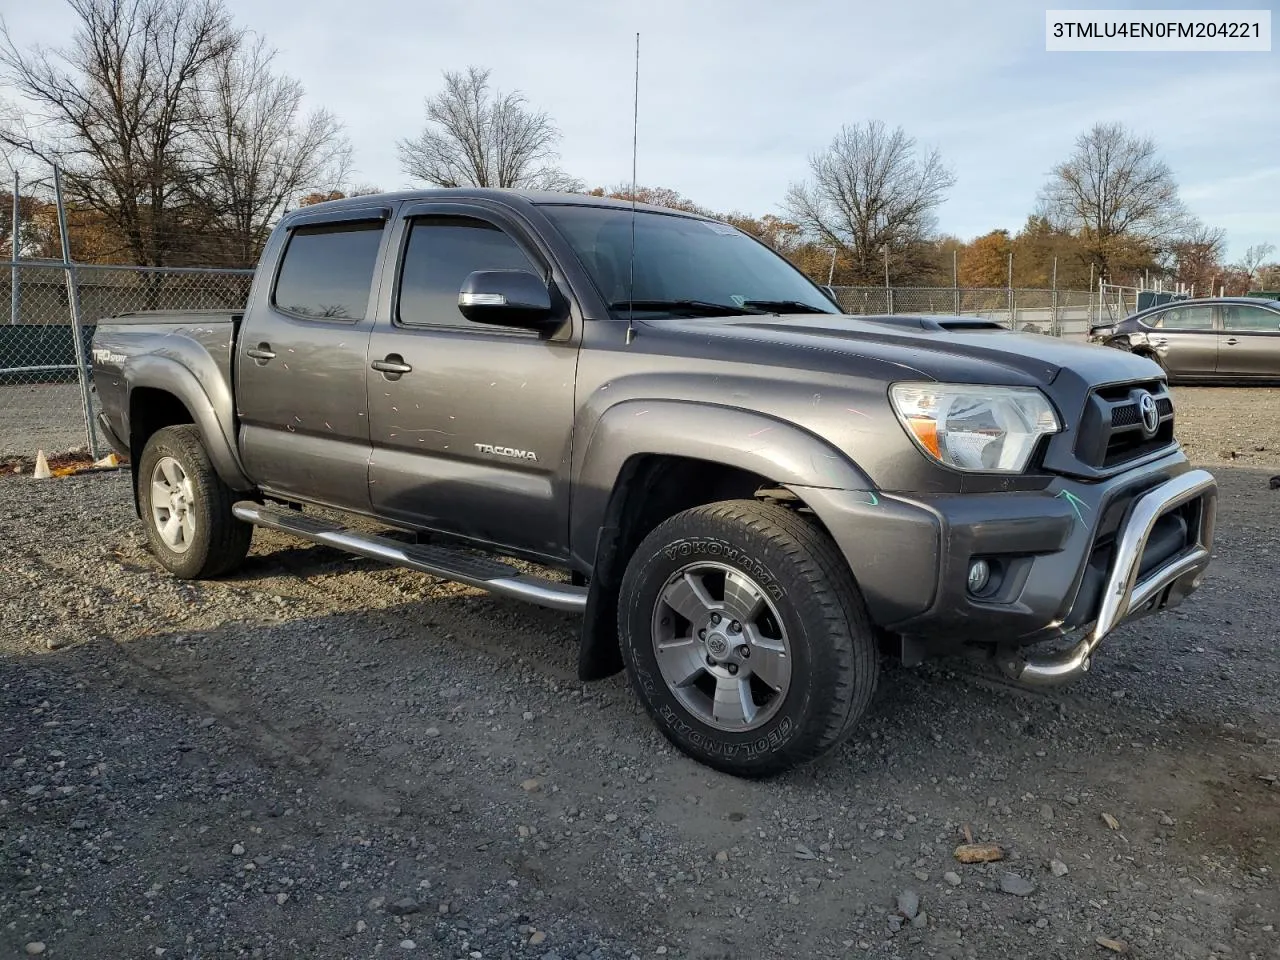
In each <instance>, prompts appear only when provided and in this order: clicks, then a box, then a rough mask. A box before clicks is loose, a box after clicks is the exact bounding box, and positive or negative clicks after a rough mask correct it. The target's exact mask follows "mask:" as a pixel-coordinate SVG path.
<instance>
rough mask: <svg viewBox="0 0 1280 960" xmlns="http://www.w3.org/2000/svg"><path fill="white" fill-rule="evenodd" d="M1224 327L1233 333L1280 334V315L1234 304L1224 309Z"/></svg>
mask: <svg viewBox="0 0 1280 960" xmlns="http://www.w3.org/2000/svg"><path fill="white" fill-rule="evenodd" d="M1222 325H1223V326H1224V327H1225V328H1226V329H1227V330H1230V331H1232V332H1233V333H1264V332H1265V333H1280V313H1277V312H1276V311H1275V310H1268V309H1267V308H1266V307H1255V306H1251V305H1249V304H1243V303H1241V304H1234V303H1233V304H1231V305H1229V306H1225V307H1223V308H1222Z"/></svg>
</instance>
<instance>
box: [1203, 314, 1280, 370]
mask: <svg viewBox="0 0 1280 960" xmlns="http://www.w3.org/2000/svg"><path fill="white" fill-rule="evenodd" d="M1218 311H1219V313H1220V315H1221V316H1222V332H1221V333H1220V334H1219V335H1218V373H1220V374H1221V375H1223V376H1226V377H1254V378H1257V379H1264V378H1270V379H1276V378H1280V310H1272V309H1271V308H1270V307H1264V306H1262V305H1261V304H1257V305H1255V304H1252V303H1229V304H1223V305H1221V306H1219V307H1218Z"/></svg>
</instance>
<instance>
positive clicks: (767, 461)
mask: <svg viewBox="0 0 1280 960" xmlns="http://www.w3.org/2000/svg"><path fill="white" fill-rule="evenodd" d="M93 362H94V380H95V383H96V389H97V390H98V392H99V396H100V398H101V403H102V408H103V414H102V426H103V428H104V429H105V431H106V433H107V435H108V436H109V437H110V438H111V442H112V443H113V444H114V445H115V447H116V448H117V449H118V450H119V451H121V452H122V453H124V454H127V455H128V456H129V457H130V458H131V460H132V463H133V483H134V492H135V498H136V504H137V509H138V513H139V515H140V517H141V518H142V520H143V522H144V523H145V524H146V529H147V534H148V537H149V540H150V544H151V547H152V549H153V550H154V552H155V555H156V558H157V559H158V560H159V562H160V563H161V564H162V565H163V566H165V567H166V568H167V569H168V570H170V571H172V572H173V573H174V574H176V575H177V576H179V577H187V578H200V577H214V576H218V575H220V574H225V573H227V572H229V571H231V570H233V569H234V568H235V567H236V565H237V564H239V563H240V562H241V561H242V560H243V558H244V556H245V554H246V552H247V551H248V549H249V541H250V536H251V534H252V530H253V528H254V526H263V527H270V528H274V529H276V530H282V531H286V532H288V533H290V534H294V535H296V536H298V537H300V538H303V539H305V540H309V541H314V542H316V543H321V544H328V545H330V546H334V547H338V548H342V549H344V550H348V551H350V552H352V553H354V554H358V555H361V556H364V557H372V558H376V559H378V560H382V561H386V562H388V563H393V564H398V565H401V566H404V567H409V568H412V569H415V570H420V571H423V572H425V573H428V574H431V575H434V576H437V577H444V578H447V579H451V580H456V581H460V582H463V583H467V584H472V585H474V586H477V587H481V588H483V589H486V590H489V591H492V592H494V593H497V594H502V595H505V596H508V597H516V598H520V599H523V600H528V601H530V602H532V603H535V604H542V605H544V606H548V607H553V608H556V609H560V610H567V611H575V612H579V613H581V614H583V618H584V622H583V627H582V635H581V642H580V651H579V672H580V675H581V676H582V678H583V679H595V678H599V677H603V676H607V675H610V674H612V673H615V672H617V671H619V670H622V669H624V668H625V669H626V671H627V672H628V674H629V676H630V679H631V681H632V683H633V685H634V687H635V689H636V691H637V693H638V695H639V696H640V699H641V700H642V701H643V703H644V706H645V707H646V709H647V710H648V711H649V713H650V714H651V715H652V717H653V720H654V722H655V723H656V724H657V726H658V727H659V728H660V729H661V730H662V732H663V733H664V734H665V735H666V736H667V737H668V738H670V740H671V741H672V742H673V743H674V744H675V745H676V746H678V747H679V748H680V749H681V750H684V751H685V752H687V753H688V754H690V755H692V756H693V757H695V758H697V759H698V760H701V761H703V762H705V763H707V764H710V765H711V766H713V767H716V768H719V769H721V770H725V771H729V772H732V773H735V774H740V775H747V776H760V775H767V774H771V773H775V772H778V771H780V770H784V769H786V768H788V767H790V766H792V765H794V764H796V763H799V762H803V761H807V760H810V759H813V758H815V757H817V756H819V755H821V754H823V753H824V752H826V751H828V750H830V749H831V748H832V747H834V746H835V745H836V744H838V743H840V741H841V740H842V739H843V738H844V737H845V736H846V735H847V734H848V733H849V732H850V730H851V729H852V727H853V726H854V725H855V723H856V722H857V720H858V718H859V716H860V715H861V714H862V713H863V712H864V711H865V710H866V708H867V705H868V703H869V702H870V700H871V697H872V694H873V691H874V689H875V686H876V679H877V672H878V668H879V663H880V657H881V656H882V655H883V654H885V653H888V654H890V655H895V656H899V657H901V658H902V659H903V660H904V661H906V662H908V663H915V662H917V661H919V660H920V659H921V658H923V657H925V656H932V655H937V654H944V653H956V652H958V651H961V650H970V651H976V652H978V653H980V654H982V655H984V656H987V657H989V658H991V659H993V660H994V661H995V662H996V663H998V664H999V665H1000V667H1002V668H1003V669H1004V670H1006V671H1007V672H1008V673H1009V674H1010V675H1012V676H1013V677H1015V678H1017V679H1020V680H1022V681H1024V682H1028V683H1053V682H1057V681H1062V680H1066V679H1070V678H1072V677H1075V676H1078V675H1080V674H1081V673H1083V672H1084V671H1085V670H1087V669H1088V667H1089V662H1090V658H1091V657H1092V656H1093V654H1094V651H1095V649H1096V648H1097V646H1098V644H1099V643H1100V642H1101V641H1102V640H1103V639H1104V638H1105V637H1106V636H1107V634H1108V633H1110V632H1111V631H1112V630H1113V629H1114V628H1115V627H1116V626H1117V625H1118V624H1119V623H1121V622H1123V621H1125V620H1127V619H1131V618H1134V617H1138V616H1142V615H1145V614H1147V613H1150V612H1152V611H1154V610H1158V609H1160V608H1163V607H1166V606H1172V605H1173V604H1176V603H1177V602H1179V601H1180V600H1181V599H1182V598H1183V597H1185V596H1186V595H1187V594H1188V593H1190V592H1191V591H1192V590H1193V589H1195V587H1196V586H1197V585H1198V584H1199V582H1200V579H1201V577H1202V576H1203V574H1204V571H1205V568H1206V566H1207V565H1208V563H1209V557H1210V548H1211V539H1212V535H1213V522H1214V509H1215V504H1216V500H1217V488H1216V484H1215V482H1214V479H1213V477H1212V476H1210V475H1209V474H1208V473H1205V472H1204V471H1202V470H1196V469H1192V468H1191V466H1190V465H1189V464H1188V462H1187V460H1186V458H1185V457H1184V456H1183V454H1182V453H1181V451H1180V450H1179V447H1178V444H1177V442H1176V441H1175V439H1174V429H1173V427H1174V408H1173V401H1172V399H1171V397H1170V395H1169V392H1168V390H1167V387H1166V384H1165V381H1164V379H1163V375H1162V373H1161V370H1160V368H1159V367H1157V366H1156V365H1155V364H1154V363H1152V362H1151V361H1150V360H1147V359H1143V358H1141V357H1136V356H1133V355H1131V354H1126V353H1122V352H1121V351H1118V350H1109V349H1106V348H1102V347H1093V346H1088V345H1085V344H1071V343H1065V342H1062V341H1059V340H1054V339H1051V338H1048V337H1043V336H1035V335H1022V334H1015V333H1011V332H1009V331H1007V330H1005V329H1003V328H1001V327H1000V326H999V325H997V324H995V323H991V322H987V321H984V320H981V319H975V318H962V317H946V316H943V317H938V316H929V317H923V316H884V317H857V318H855V317H850V316H846V315H843V314H842V313H841V312H840V309H839V307H838V306H837V305H836V304H835V302H834V301H833V300H832V299H831V297H829V296H828V295H827V293H826V292H824V291H823V290H822V289H821V288H819V287H817V286H815V285H814V284H813V283H811V282H810V281H809V280H808V279H806V278H805V277H804V276H803V275H802V274H801V273H800V272H799V271H798V270H796V269H795V268H793V267H792V266H791V265H790V264H789V263H788V262H787V261H786V260H785V259H783V258H782V257H780V256H778V255H777V254H775V253H774V252H773V251H772V250H770V249H769V248H768V247H767V246H765V245H763V244H761V243H759V242H757V241H756V240H754V239H752V238H751V237H749V236H747V235H745V234H743V233H740V232H739V231H737V230H735V229H734V228H733V227H730V226H727V225H725V224H723V223H719V222H717V221H714V220H709V219H706V218H703V217H698V216H693V215H690V214H686V213H677V212H674V211H671V210H663V209H657V208H651V207H645V206H640V207H637V208H634V209H633V208H632V207H631V206H630V205H628V204H624V203H618V202H614V201H610V200H605V199H599V198H594V197H578V196H571V195H566V194H552V193H544V194H537V193H521V192H511V191H496V190H433V191H419V192H413V193H400V194H389V195H381V196H373V197H360V198H353V199H347V200H339V201H336V202H332V203H324V204H320V205H317V206H314V207H308V208H305V209H302V210H298V211H296V212H293V213H290V214H289V215H287V216H286V217H284V218H283V220H282V221H281V222H280V224H279V225H278V227H277V228H276V229H275V231H274V232H273V234H272V235H271V238H270V240H269V241H268V243H267V245H266V249H265V250H264V251H263V254H262V260H261V263H260V265H259V268H258V271H257V274H256V275H255V277H254V281H253V285H252V289H251V291H250V294H249V301H248V304H247V306H246V307H245V309H244V310H243V311H241V312H234V313H210V312H179V313H139V314H133V315H129V316H122V317H116V318H113V319H110V320H106V321H103V322H102V323H101V324H99V326H98V328H97V333H96V335H95V338H94V344H93ZM313 506H314V507H323V508H326V509H325V510H324V511H323V512H322V513H317V512H316V511H314V510H312V511H310V512H308V510H307V508H308V507H313ZM344 513H345V514H348V515H360V516H363V517H366V518H372V519H373V520H375V521H377V523H376V524H374V526H378V527H379V528H380V529H382V530H383V532H382V533H378V534H372V533H366V532H362V530H363V529H367V528H368V527H369V526H370V525H369V524H368V523H364V524H360V525H358V526H359V527H360V529H356V528H353V527H352V526H350V525H347V524H344V523H342V522H339V521H337V520H335V519H333V518H334V517H335V516H337V517H342V516H343V514H344ZM512 558H514V559H515V560H516V561H517V562H519V561H532V562H533V563H534V564H536V565H538V566H537V567H531V566H530V565H529V564H528V563H527V562H526V563H524V564H522V565H521V566H519V567H518V566H515V565H513V564H512V562H510V561H511V559H512ZM530 569H541V570H542V571H543V572H542V573H541V574H532V573H530V572H529V570H530ZM1055 641H1056V642H1055ZM1046 647H1048V648H1049V649H1045V648H1046Z"/></svg>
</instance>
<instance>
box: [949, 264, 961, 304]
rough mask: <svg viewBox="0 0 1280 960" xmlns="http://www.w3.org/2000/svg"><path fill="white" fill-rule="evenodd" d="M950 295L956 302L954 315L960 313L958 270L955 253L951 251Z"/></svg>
mask: <svg viewBox="0 0 1280 960" xmlns="http://www.w3.org/2000/svg"><path fill="white" fill-rule="evenodd" d="M951 293H952V296H953V297H954V298H955V301H956V313H957V314H958V313H959V312H960V270H959V264H958V262H957V257H956V251H954V250H952V251H951Z"/></svg>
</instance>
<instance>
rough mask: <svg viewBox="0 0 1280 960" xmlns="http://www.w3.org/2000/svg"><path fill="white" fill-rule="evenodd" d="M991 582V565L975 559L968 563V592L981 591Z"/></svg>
mask: <svg viewBox="0 0 1280 960" xmlns="http://www.w3.org/2000/svg"><path fill="white" fill-rule="evenodd" d="M990 582H991V565H990V564H988V563H987V561H985V560H975V561H973V563H971V564H969V592H970V593H981V592H982V591H983V590H985V589H986V588H987V584H988V583H990Z"/></svg>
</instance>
